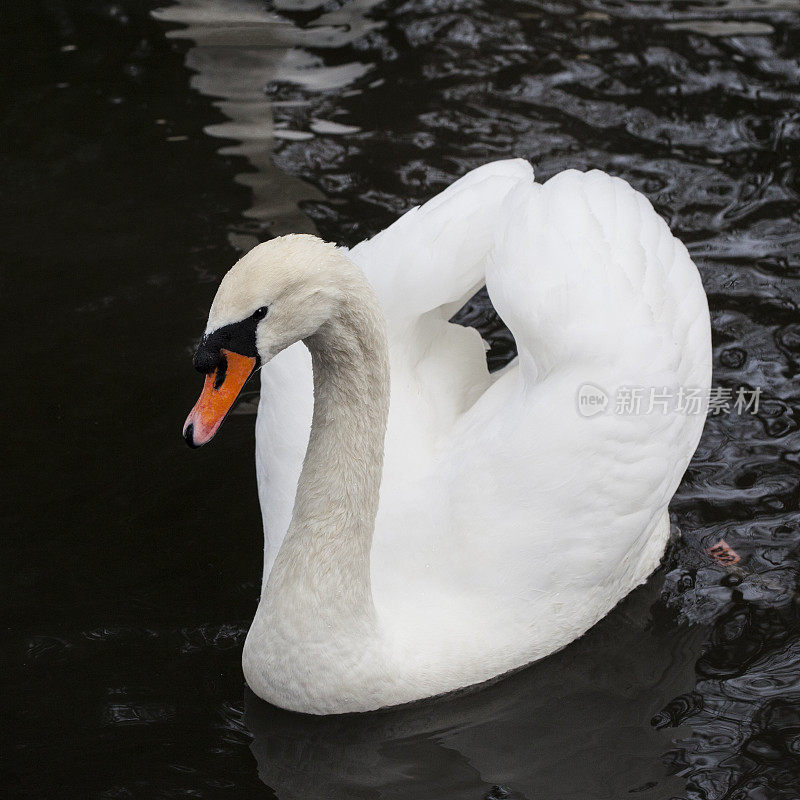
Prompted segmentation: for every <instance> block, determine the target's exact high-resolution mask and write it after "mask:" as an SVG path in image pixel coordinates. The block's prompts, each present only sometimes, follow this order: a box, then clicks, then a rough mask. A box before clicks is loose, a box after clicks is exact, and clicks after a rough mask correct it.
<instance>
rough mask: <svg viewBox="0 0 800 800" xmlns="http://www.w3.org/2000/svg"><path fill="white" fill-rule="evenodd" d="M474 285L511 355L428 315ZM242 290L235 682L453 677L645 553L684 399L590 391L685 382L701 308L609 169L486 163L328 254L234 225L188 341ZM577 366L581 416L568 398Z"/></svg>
mask: <svg viewBox="0 0 800 800" xmlns="http://www.w3.org/2000/svg"><path fill="white" fill-rule="evenodd" d="M484 283H485V284H486V286H487V288H488V291H489V295H490V297H491V299H492V302H493V304H494V306H495V308H496V309H497V311H498V313H499V314H500V316H501V317H502V319H503V320H504V321H505V323H506V324H507V325H508V327H509V328H510V330H511V332H512V333H513V335H514V337H515V339H516V343H517V347H518V352H519V355H518V357H517V358H516V359H515V360H514V361H513V362H512V363H511V364H509V365H508V366H507V367H506V368H504V369H503V370H501V371H500V372H498V373H495V374H489V372H488V371H487V367H486V359H485V350H484V345H483V342H482V340H481V338H480V336H479V334H478V333H477V332H476V331H475V330H472V329H469V328H464V327H461V326H458V325H455V324H452V323H450V322H448V320H449V319H450V318H451V317H452V315H453V313H454V312H455V311H456V310H457V309H458V308H459V307H460V306H461V305H462V304H463V303H464V302H465V301H466V300H467V299H468V298H469V297H470V296H471V295H472V294H473V293H474V292H475V291H476V290H477V289H479V288H480V287H481V286H482V285H483V284H484ZM260 306H264V307H268V308H269V311H268V313H267V316H266V318H265V319H264V321H263V322H257V327H256V328H255V341H256V349H257V352H258V356H257V357H258V358H260V360H261V362H262V363H263V364H264V365H265V366H264V369H263V370H262V372H261V397H260V404H259V411H258V416H257V420H256V465H257V474H258V487H259V496H260V501H261V508H262V514H263V522H264V532H265V548H264V582H263V586H262V594H261V600H260V603H259V606H258V610H257V612H256V616H255V619H254V621H253V624H252V627H251V629H250V631H249V633H248V636H247V640H246V643H245V647H244V653H243V660H242V663H243V668H244V673H245V677H246V679H247V682H248V684H249V685H250V686H251V688H252V689H253V691H254V692H255V693H256V694H258V695H259V696H260V697H262V698H264V699H265V700H268V701H270V702H272V703H275V704H277V705H279V706H282V707H285V708H288V709H292V710H297V711H303V712H310V713H317V714H326V713H340V712H347V711H366V710H370V709H376V708H379V707H383V706H389V705H395V704H400V703H406V702H409V701H413V700H417V699H419V698H423V697H428V696H431V695H436V694H440V693H443V692H447V691H451V690H455V689H458V688H460V687H465V686H469V685H472V684H477V683H480V682H482V681H486V680H488V679H491V678H493V677H496V676H498V675H502V674H503V673H506V672H508V671H511V670H513V669H516V668H519V667H522V666H524V665H526V664H528V663H530V662H533V661H535V660H537V659H540V658H542V657H544V656H546V655H548V654H549V653H552V652H554V651H555V650H557V649H559V648H561V647H563V646H565V645H566V644H568V643H569V642H570V641H572V640H574V639H575V638H577V637H579V636H581V635H582V634H583V633H584V632H585V631H586V630H588V629H589V628H590V627H591V626H592V625H593V624H594V623H596V622H597V621H598V620H599V619H600V618H602V617H603V616H604V615H605V614H607V613H608V612H609V611H610V610H611V608H612V607H613V606H614V605H615V604H616V603H617V602H618V601H619V600H620V599H621V598H622V597H624V596H625V595H626V594H627V593H628V592H630V591H631V590H632V589H633V588H634V587H636V586H637V585H639V584H640V583H642V582H643V581H644V580H645V579H646V577H647V576H648V575H649V574H650V573H651V572H652V570H653V569H654V568H655V567H656V566H657V565H658V563H659V560H660V558H661V556H662V554H663V551H664V547H665V545H666V541H667V537H668V534H669V517H668V513H667V506H668V503H669V501H670V499H671V498H672V495H673V493H674V492H675V490H676V488H677V486H678V483H679V481H680V479H681V477H682V475H683V473H684V471H685V469H686V467H687V465H688V463H689V460H690V458H691V456H692V454H693V452H694V450H695V447H696V446H697V443H698V440H699V437H700V434H701V431H702V428H703V422H704V419H705V416H704V414H703V413H682V412H680V411H679V410H675V409H673V408H670V409H668V410H666V409H662V408H661V407H657V408H654V409H651V411H650V413H646V412H647V409H646V406H647V395H646V394H643V395H642V396H643V398H644V399H643V401H642V408H641V409H640V412H639V413H615V409H614V407H613V404H614V399H613V398H614V393H615V392H618V391H619V390H625V389H626V387H633V388H634V389H638V388H648V387H655V388H656V389H657V390H659V391H664V392H665V393H666V394H669V395H670V396H672V397H675V396H677V395H679V394H680V393H681V392H684V390H687V389H688V390H694V391H696V392H699V393H701V394H702V392H703V391H704V390H705V391H707V390H708V387H709V385H710V374H711V366H710V363H711V357H710V353H711V344H710V325H709V315H708V306H707V302H706V298H705V294H704V292H703V288H702V285H701V282H700V278H699V275H698V272H697V269H696V268H695V266H694V264H693V263H692V261H691V259H690V257H689V255H688V253H687V251H686V248H685V247H684V246H683V245H682V244H681V243H680V242H679V241H678V240H677V239H675V238H674V237H673V236H672V234H671V233H670V231H669V229H668V227H667V225H666V224H665V223H664V221H663V220H662V219H661V218H660V217H659V216H658V215H657V214H656V213H655V211H654V210H653V208H652V206H651V205H650V203H649V202H648V201H647V200H646V199H645V198H644V197H643V196H642V195H641V194H639V193H637V192H636V191H634V190H633V189H632V188H631V187H630V186H629V185H628V184H627V183H625V182H624V181H622V180H620V179H617V178H612V177H610V176H608V175H606V174H604V173H602V172H597V171H593V172H589V173H579V172H576V171H567V172H563V173H561V174H559V175H557V176H555V177H554V178H552V179H550V180H549V181H547V182H546V183H544V184H537V183H535V182H534V180H533V173H532V170H531V168H530V165H529V164H528V163H527V162H524V161H519V160H514V161H505V162H496V163H492V164H488V165H486V166H484V167H481V168H479V169H477V170H474V171H473V172H471V173H469V174H468V175H466V176H465V177H464V178H462V179H460V180H459V181H457V182H456V183H455V184H453V185H452V186H451V187H449V188H448V189H447V190H446V191H444V192H443V193H442V194H440V195H439V196H437V197H435V198H434V199H433V200H431V201H430V202H429V203H427V204H425V205H424V206H422V207H419V208H415V209H412V210H411V211H409V212H408V213H407V214H405V215H404V216H403V217H401V218H400V219H399V220H398V221H397V222H395V223H394V224H393V225H392V226H390V227H389V228H388V229H386V230H385V231H383V232H382V233H380V234H378V235H377V236H375V237H374V238H373V239H371V240H369V241H365V242H362V243H361V244H359V245H357V246H356V247H354V248H352V249H351V250H347V249H345V248H334V247H333V246H332V245H327V244H325V243H323V242H321V241H320V240H318V239H316V238H315V237H310V236H289V237H282V238H281V239H277V240H273V241H271V242H267V243H265V244H262V245H259V246H258V247H257V248H255V249H254V250H253V251H251V252H250V253H249V254H247V255H246V256H245V258H244V259H242V261H240V262H239V264H237V265H236V266H235V267H234V268H233V269H232V270H231V272H230V273H228V275H227V276H226V277H225V278H224V280H223V282H222V285H221V287H220V289H219V291H218V294H217V297H216V298H215V301H214V304H213V305H212V309H211V314H210V317H209V323H208V327H207V329H206V337H207V339H208V342H211V343H212V344H213V342H212V340H213V337H214V336H216V335H217V332H219V331H223V330H228V329H231V330H238V328H237V327H236V326H241V325H244V324H245V323H243V322H242V320H244V319H245V318H246V317H247V318H248V319H249V318H250V317H249V316H248V315H251V314H254V311H253V310H254V309H255V308H256V307H260ZM220 335H221V334H220ZM205 341H206V339H204V342H205ZM231 341H233V340H231ZM209 346H210V345H209ZM267 361H269V364H267V363H266V362H267ZM587 385H588V386H590V387H593V389H594V390H602V392H604V393H605V395H606V396H607V397H608V398H610V400H609V406H608V407H607V408H606V409H605V411H604V412H602V413H596V414H593V415H591V416H587V415H584V414H582V413H581V411H580V409H579V405H578V403H579V394H580V392H581V387H585V386H587ZM194 413H195V412H193V414H194Z"/></svg>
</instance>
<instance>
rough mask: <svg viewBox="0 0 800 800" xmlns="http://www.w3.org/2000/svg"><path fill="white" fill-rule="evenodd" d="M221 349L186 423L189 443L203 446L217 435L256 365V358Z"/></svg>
mask: <svg viewBox="0 0 800 800" xmlns="http://www.w3.org/2000/svg"><path fill="white" fill-rule="evenodd" d="M220 352H221V353H222V357H223V361H222V363H221V364H220V366H219V367H217V369H215V370H214V371H213V372H209V373H208V374H207V375H206V382H205V384H204V385H203V391H202V393H201V394H200V399H199V400H198V401H197V402H196V403H195V406H194V408H193V409H192V410H191V411H190V412H189V416H188V417H186V422H185V423H184V425H183V438H184V439H186V444H188V445H189V447H202V446H203V445H204V444H208V442H210V441H211V440H212V439H213V438H214V434H215V433H216V432H217V429H218V428H219V426H220V425H222V420H224V419H225V417H226V416H227V414H228V412H229V411H230V410H231V406H232V405H233V401H234V400H236V398H237V397H238V396H239V392H241V391H242V387H243V386H244V385H245V383H247V379H248V378H249V377H250V375H251V373H252V372H253V370H254V369H255V367H256V359H255V358H250V357H249V356H242V355H239V353H233V352H231V351H230V350H225V349H222V350H220Z"/></svg>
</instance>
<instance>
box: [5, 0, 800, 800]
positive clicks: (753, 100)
mask: <svg viewBox="0 0 800 800" xmlns="http://www.w3.org/2000/svg"><path fill="white" fill-rule="evenodd" d="M160 6H163V7H160ZM8 8H9V9H10V10H12V11H13V14H11V15H10V16H11V17H12V18H13V19H12V21H11V25H10V26H9V27H8V29H7V33H6V36H5V47H6V51H7V52H6V55H7V58H6V60H5V62H4V65H3V67H2V68H0V69H2V74H3V77H4V78H5V81H4V87H5V91H6V95H7V102H6V106H5V107H6V114H5V115H4V118H3V121H2V123H1V125H2V128H0V134H1V135H2V137H3V144H4V148H3V151H4V156H3V159H2V162H0V163H2V170H3V186H4V188H5V191H4V192H3V195H2V200H0V202H2V211H3V219H4V220H5V226H4V236H3V237H2V239H0V243H1V245H0V246H2V248H3V251H4V253H3V260H2V263H3V279H2V293H3V297H4V299H5V301H6V303H5V309H6V311H5V315H4V316H5V319H6V330H7V331H8V334H7V336H6V342H7V361H8V363H9V366H10V369H8V370H7V375H6V391H5V397H6V404H7V410H6V418H7V420H8V424H7V433H6V439H7V443H8V449H7V452H8V453H9V456H8V457H7V459H6V460H5V461H4V467H5V469H4V473H3V487H4V489H5V492H4V520H5V521H6V525H5V529H6V535H5V536H4V553H5V554H4V557H3V563H4V564H6V565H8V571H7V576H6V577H5V578H4V581H3V586H4V590H5V592H4V595H5V599H6V606H7V609H8V612H7V614H6V619H7V625H6V628H5V633H4V644H3V652H4V655H5V656H6V658H5V659H4V660H5V661H6V664H7V667H6V670H5V675H6V679H7V691H6V692H5V693H4V710H5V711H6V725H5V738H6V740H7V744H6V746H5V747H4V753H5V754H7V761H8V767H9V768H8V770H7V772H8V775H9V777H8V778H7V779H6V780H5V784H6V786H7V787H8V788H9V790H10V793H11V795H12V796H15V797H26V798H39V797H42V798H50V797H71V796H75V797H83V798H85V797H91V798H153V797H186V796H190V797H211V798H216V797H247V798H253V797H278V798H281V799H282V800H289V798H304V799H310V798H316V797H319V798H326V800H329V799H330V798H371V799H372V798H387V799H388V798H403V800H412V799H413V800H418V799H419V798H431V800H434V798H435V799H436V800H456V799H458V800H460V799H461V798H465V799H466V798H475V799H476V800H482V799H483V798H491V799H492V800H495V799H496V798H502V797H511V798H529V800H533V798H538V797H548V798H556V799H557V798H562V799H563V800H566V799H567V798H575V800H578V799H579V798H580V800H584V799H585V798H614V799H615V800H616V799H617V798H622V797H628V796H630V797H634V798H636V797H641V798H664V800H667V798H687V800H701V799H702V800H717V798H719V799H720V800H721V798H730V800H740V799H741V798H759V800H760V799H761V798H786V800H790V799H791V798H795V799H796V798H797V797H798V796H800V779H799V778H798V775H800V621H799V620H798V608H797V589H798V579H799V578H800V574H799V572H800V571H799V570H798V556H800V532H799V531H798V522H799V521H800V520H799V519H798V516H799V515H798V511H797V506H798V487H799V485H800V471H798V462H800V436H799V435H798V421H799V418H798V413H799V412H798V408H799V407H800V399H799V395H800V391H799V390H798V364H799V363H800V314H798V302H800V255H799V254H800V201H799V200H798V194H799V193H800V181H799V180H798V157H797V153H798V144H799V143H800V90H799V89H798V86H800V60H799V58H798V54H799V53H800V10H798V7H797V3H796V2H795V0H725V1H724V2H715V3H705V2H703V3H701V2H661V1H659V2H655V1H654V2H648V1H647V0H607V1H606V0H594V1H593V2H588V1H587V2H582V3H581V2H566V1H564V0H561V1H560V2H533V1H532V0H525V2H523V1H522V0H499V1H494V2H490V1H489V0H485V2H481V1H480V0H408V1H407V2H384V3H378V2H374V1H373V0H351V2H336V1H335V0H331V1H330V2H317V1H316V0H283V1H282V2H274V3H266V2H264V3H262V2H257V1H256V0H214V1H213V2H212V0H180V2H175V3H172V4H169V5H166V4H165V0H162V2H161V3H158V2H133V0H128V1H127V2H115V3H114V2H112V3H106V2H99V1H98V2H95V0H86V1H84V2H79V1H78V0H41V1H40V2H21V0H20V1H19V2H12V3H10V4H8ZM510 156H521V157H524V158H527V159H529V160H530V161H531V162H532V163H533V165H534V168H535V170H536V174H537V177H538V179H539V180H545V179H547V178H548V177H550V176H551V175H553V174H555V173H557V172H559V171H560V170H562V169H564V168H567V167H578V168H582V169H585V168H592V167H598V168H601V169H605V170H607V171H609V172H612V173H614V174H617V175H620V176H622V177H624V178H626V179H627V180H628V181H630V182H631V183H632V184H633V185H634V186H635V187H637V188H638V189H640V190H641V191H643V192H644V193H645V194H646V195H647V196H648V197H649V198H650V199H651V200H652V202H653V203H654V205H655V206H656V208H657V210H658V211H659V212H660V213H661V214H662V215H663V216H664V217H665V218H666V219H667V221H668V222H669V224H670V225H671V227H672V228H673V230H674V231H675V233H676V234H677V235H678V236H680V237H681V238H682V239H683V240H684V241H685V242H686V244H687V246H688V247H689V249H690V251H691V253H692V255H693V257H694V258H695V260H696V262H697V264H698V266H699V267H700V270H701V272H702V276H703V281H704V284H705V287H706V291H707V292H708V295H709V302H710V306H711V312H712V325H713V329H714V370H715V382H716V383H718V384H719V385H721V386H723V387H727V388H730V389H732V390H734V391H735V390H736V389H738V388H739V387H746V388H748V389H752V388H755V387H760V388H761V390H762V399H761V405H760V408H759V411H758V413H757V414H741V415H738V414H735V413H733V412H727V413H721V414H719V415H716V416H713V417H711V418H710V419H709V422H708V424H707V427H706V431H705V434H704V437H703V440H702V442H701V445H700V448H699V449H698V452H697V455H696V457H695V459H694V461H693V463H692V465H691V467H690V469H689V471H688V473H687V475H686V478H685V479H684V482H683V484H682V486H681V489H680V490H679V492H678V495H677V497H676V499H675V501H674V502H673V505H672V511H673V522H674V526H673V527H674V531H673V532H674V541H673V543H672V545H671V546H670V549H669V551H668V554H667V556H666V558H665V561H664V564H663V565H662V568H661V569H660V570H659V571H658V572H657V573H655V575H654V576H653V577H652V578H651V579H650V581H649V582H648V583H647V585H646V586H645V587H643V588H642V589H640V590H638V591H637V592H635V593H634V594H633V595H631V596H630V597H629V598H628V599H627V600H626V601H625V602H624V603H623V604H621V606H620V607H619V608H618V609H616V610H615V612H614V613H612V614H611V615H610V616H609V617H608V618H607V619H606V620H604V621H603V622H602V623H600V624H599V625H598V626H596V627H595V629H593V630H592V631H591V632H590V633H589V634H588V635H587V636H586V637H584V638H583V639H582V640H580V641H579V642H577V643H575V644H573V645H572V646H570V647H568V648H567V649H565V650H564V651H562V652H561V653H559V654H556V655H555V656H553V657H551V658H549V659H546V660H545V661H543V662H541V663H540V664H537V665H534V666H533V667H531V668H529V669H527V670H524V671H523V672H521V673H519V674H517V675H515V676H513V677H512V678H510V679H508V680H506V681H502V682H499V683H497V684H496V685H494V686H491V687H489V688H486V689H484V690H483V691H480V692H477V693H471V694H468V695H466V696H462V697H454V698H448V699H445V700H438V701H435V702H429V703H423V704H419V705H417V706H413V707H411V708H408V709H404V710H400V711H390V712H382V713H379V714H372V715H365V716H356V717H342V718H329V719H316V718H309V717H304V716H302V715H295V714H289V713H287V712H283V711H280V710H278V709H274V708H271V707H270V706H268V705H266V704H264V703H262V702H261V701H259V700H258V699H256V698H254V697H253V696H252V695H251V694H249V693H248V692H246V690H245V688H244V686H243V681H242V676H241V670H240V665H239V655H240V651H241V645H242V642H243V637H244V634H245V632H246V629H247V626H248V624H249V620H250V618H251V616H252V614H253V612H254V609H255V605H256V601H257V596H258V590H259V585H260V574H259V570H260V565H261V531H260V514H259V512H258V507H257V500H256V488H255V480H254V473H253V468H252V464H253V441H252V438H253V437H252V427H253V417H252V413H251V412H252V404H249V403H248V402H247V399H248V398H247V397H245V398H244V400H245V402H243V403H241V404H240V406H239V408H238V410H239V412H240V413H239V414H238V415H237V416H234V417H232V418H231V419H229V420H228V422H226V425H225V429H224V431H223V435H221V436H219V437H218V438H217V439H216V440H215V443H214V447H213V448H206V449H204V450H201V451H198V452H196V453H189V451H187V450H186V449H185V445H183V443H182V441H181V439H180V437H179V429H180V425H181V422H182V420H183V418H184V416H185V414H186V411H187V409H188V408H190V407H191V405H192V403H193V402H194V399H195V395H196V393H197V391H198V389H199V385H198V383H197V381H198V379H197V376H196V374H195V373H194V372H193V371H192V369H191V364H190V356H191V352H192V348H193V345H194V341H195V337H196V336H197V334H198V333H199V332H200V331H201V330H202V327H203V322H204V317H205V314H206V312H207V307H208V304H209V302H210V300H211V297H212V296H213V293H214V290H215V286H216V283H217V281H218V280H219V278H220V276H221V275H222V274H223V273H224V271H225V270H226V269H227V268H228V267H229V266H230V264H231V263H233V261H234V260H235V259H236V258H237V257H238V255H239V254H240V253H241V252H242V251H243V250H245V249H247V248H249V247H250V246H252V245H253V244H255V243H256V242H258V241H260V240H263V239H266V238H269V237H270V236H273V235H277V234H281V233H285V232H288V231H312V232H313V231H315V232H318V233H319V234H321V235H323V236H325V237H327V238H330V239H333V240H336V241H339V242H342V243H345V244H353V243H355V242H356V241H359V240H360V239H362V238H363V237H365V236H369V235H371V234H372V233H374V232H375V231H377V230H379V229H381V228H382V227H384V226H385V225H386V224H388V223H390V222H391V221H392V220H393V219H395V218H396V216H397V215H398V214H400V213H401V212H402V211H404V210H406V209H407V208H409V207H411V206H412V205H414V204H416V203H419V202H422V201H424V200H426V199H427V198H429V197H431V196H432V195H433V194H435V193H436V192H438V191H440V190H441V189H442V188H444V187H445V186H446V185H447V184H448V183H450V182H451V181H452V180H453V179H455V178H456V177H458V176H460V175H462V174H464V173H465V172H466V171H467V170H469V169H470V168H472V167H474V166H477V165H478V164H480V163H483V162H484V161H486V160H489V159H494V158H505V157H510ZM459 320H460V321H461V322H463V323H465V324H473V325H475V326H476V327H478V328H479V329H480V330H481V332H482V333H483V335H484V337H485V338H486V339H487V340H488V341H489V342H490V344H491V345H492V347H491V350H490V352H489V361H490V365H491V366H492V367H493V368H496V367H499V366H501V365H502V364H504V363H506V362H507V361H508V359H509V358H511V357H512V356H513V347H514V345H513V340H512V339H511V337H510V335H509V334H508V332H507V331H506V330H505V328H504V327H503V325H502V322H501V321H500V320H499V319H498V318H497V316H496V315H495V314H494V312H493V310H492V309H491V306H490V304H489V302H488V299H487V298H486V296H485V294H483V293H481V294H479V295H478V296H477V297H476V298H475V299H474V301H473V302H472V303H470V304H469V305H468V307H467V308H465V309H464V310H463V311H462V312H461V314H460V315H459ZM250 397H252V393H251V395H250ZM720 540H724V541H725V542H726V543H727V544H728V545H729V546H730V547H731V548H732V549H733V550H734V551H735V553H736V554H737V555H738V557H739V559H740V560H739V561H738V562H736V563H729V564H723V563H719V562H718V561H715V560H714V559H713V558H712V557H710V556H709V554H708V553H707V549H708V548H709V547H713V546H714V545H715V544H717V543H718V542H719V541H720Z"/></svg>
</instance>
